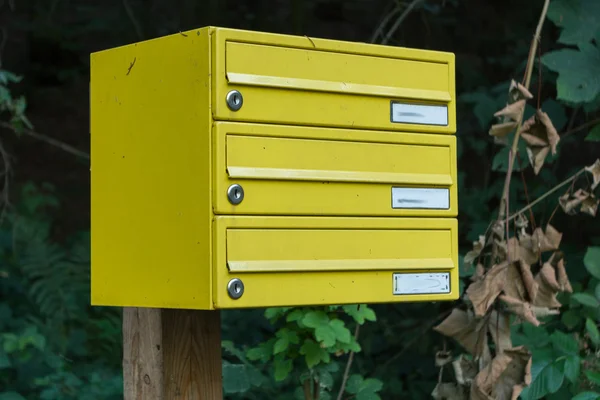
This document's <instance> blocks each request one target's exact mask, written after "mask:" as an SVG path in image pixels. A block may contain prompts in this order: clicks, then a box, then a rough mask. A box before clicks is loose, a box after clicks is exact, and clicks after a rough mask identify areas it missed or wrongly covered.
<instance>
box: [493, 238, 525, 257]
mask: <svg viewBox="0 0 600 400" xmlns="http://www.w3.org/2000/svg"><path fill="white" fill-rule="evenodd" d="M496 245H497V248H498V257H499V258H500V259H501V260H503V261H506V260H508V261H511V262H512V261H517V260H520V259H522V258H523V255H522V254H521V253H522V249H521V246H520V244H519V241H518V240H517V238H515V237H511V238H510V239H508V243H507V242H505V241H500V240H496Z"/></svg>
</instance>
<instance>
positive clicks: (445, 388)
mask: <svg viewBox="0 0 600 400" xmlns="http://www.w3.org/2000/svg"><path fill="white" fill-rule="evenodd" d="M431 397H433V398H434V399H435V400H468V398H469V397H468V393H467V391H466V390H465V388H463V387H462V386H459V385H457V384H456V383H446V382H440V383H438V384H437V385H436V386H435V388H434V389H433V392H431Z"/></svg>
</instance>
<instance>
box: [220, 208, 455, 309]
mask: <svg viewBox="0 0 600 400" xmlns="http://www.w3.org/2000/svg"><path fill="white" fill-rule="evenodd" d="M456 224H457V223H456V220H454V219H450V218H448V219H423V218H405V219H394V218H389V219H388V218H384V219H381V218H378V219H377V218H376V219H371V218H367V219H362V218H304V217H299V218H290V217H283V218H254V217H217V218H216V219H215V224H214V244H215V249H214V257H215V258H214V264H213V265H214V267H213V276H214V277H215V279H214V286H213V297H214V299H213V300H214V304H215V307H217V308H229V307H260V306H282V305H284V304H288V303H289V299H290V298H292V299H294V303H295V304H298V305H310V304H347V303H353V302H363V303H380V302H399V301H424V300H432V299H436V300H444V299H454V298H457V296H458V275H457V274H456V270H457V268H458V263H457V262H458V261H457V257H458V255H457V251H456V248H457V247H456V241H457V228H456ZM415 277H416V278H415ZM233 279H236V280H237V279H239V281H240V282H241V284H242V285H243V287H244V292H243V295H242V296H241V297H240V298H239V299H233V298H232V297H231V296H230V295H229V294H228V292H227V291H226V290H223V289H224V288H226V287H227V284H228V282H230V281H231V280H233ZM405 280H410V281H411V287H410V288H408V289H406V288H405V289H404V290H402V289H401V287H402V283H403V282H404V281H405Z"/></svg>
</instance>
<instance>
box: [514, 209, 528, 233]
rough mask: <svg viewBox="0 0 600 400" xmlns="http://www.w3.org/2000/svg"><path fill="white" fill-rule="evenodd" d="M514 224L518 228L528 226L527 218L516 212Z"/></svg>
mask: <svg viewBox="0 0 600 400" xmlns="http://www.w3.org/2000/svg"><path fill="white" fill-rule="evenodd" d="M515 226H516V227H517V228H519V229H524V228H527V227H528V226H529V220H528V219H527V218H526V217H525V216H524V215H523V214H522V213H520V214H518V215H517V218H516V219H515Z"/></svg>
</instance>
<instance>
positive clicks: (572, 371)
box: [564, 356, 581, 383]
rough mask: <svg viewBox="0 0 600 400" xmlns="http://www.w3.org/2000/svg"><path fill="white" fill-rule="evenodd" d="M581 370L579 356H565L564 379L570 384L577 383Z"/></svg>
mask: <svg viewBox="0 0 600 400" xmlns="http://www.w3.org/2000/svg"><path fill="white" fill-rule="evenodd" d="M580 369H581V358H579V356H567V358H565V365H564V372H565V377H566V378H567V379H568V380H569V381H571V382H572V383H575V382H577V378H578V377H579V371H580Z"/></svg>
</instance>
